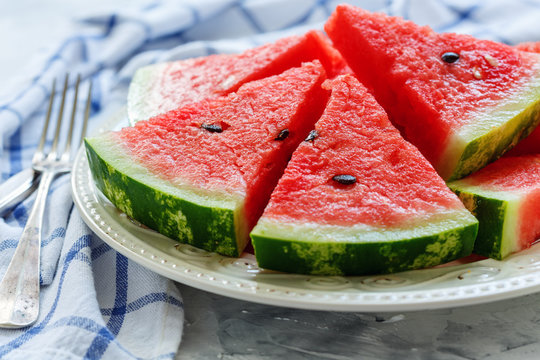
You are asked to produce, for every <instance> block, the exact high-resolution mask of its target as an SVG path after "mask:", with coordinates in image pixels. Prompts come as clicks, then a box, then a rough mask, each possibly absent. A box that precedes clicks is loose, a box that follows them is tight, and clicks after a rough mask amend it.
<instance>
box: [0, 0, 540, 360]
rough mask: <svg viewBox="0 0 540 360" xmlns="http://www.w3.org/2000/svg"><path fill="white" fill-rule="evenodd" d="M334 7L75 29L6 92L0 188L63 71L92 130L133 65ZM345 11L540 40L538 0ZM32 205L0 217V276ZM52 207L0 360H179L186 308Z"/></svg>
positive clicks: (267, 33)
mask: <svg viewBox="0 0 540 360" xmlns="http://www.w3.org/2000/svg"><path fill="white" fill-rule="evenodd" d="M337 3H338V2H336V1H325V0H298V1H290V0H268V1H262V0H245V1H239V0H206V1H196V0H193V1H182V2H170V1H161V2H156V3H151V4H149V5H148V6H146V7H144V8H142V9H122V10H119V11H118V12H117V13H114V14H108V15H103V16H95V17H90V18H86V19H83V20H82V21H81V20H79V24H80V25H81V32H80V33H78V34H74V35H73V36H71V37H69V38H67V39H66V40H65V41H64V42H63V44H62V45H61V46H60V47H59V48H58V50H57V51H56V52H55V53H54V54H52V55H51V56H50V57H49V58H48V60H47V61H46V62H45V63H41V64H39V66H36V67H35V69H36V71H37V72H36V74H32V76H31V77H29V81H28V83H27V84H26V86H25V88H23V89H12V90H13V91H10V93H11V94H12V98H9V99H0V133H1V137H0V171H1V178H0V181H3V180H5V179H6V178H8V177H9V176H11V175H13V174H15V173H16V172H18V171H19V170H21V169H23V168H26V167H28V166H30V158H31V156H32V153H33V150H34V148H35V146H36V142H37V138H38V136H39V132H40V129H41V126H42V125H41V121H43V118H44V112H45V106H46V104H45V103H46V99H47V97H48V96H49V92H50V90H51V88H50V85H51V80H52V79H53V78H56V77H62V76H63V74H64V73H65V72H70V73H80V74H82V77H83V80H84V81H83V83H87V82H88V80H89V79H92V81H93V83H94V93H93V98H92V118H91V126H92V124H94V125H95V123H96V122H97V121H98V118H99V117H100V116H101V117H104V116H107V114H108V113H110V112H112V111H113V110H114V109H115V108H117V107H118V106H121V105H123V104H124V103H125V96H126V90H127V86H128V84H129V81H130V79H131V77H132V75H133V73H134V71H135V70H136V69H137V68H138V67H140V66H143V65H147V64H150V63H155V62H160V61H170V60H178V59H184V58H188V57H194V56H203V55H208V54H213V53H221V52H228V53H231V52H239V51H242V50H244V49H246V48H249V47H252V46H255V45H259V44H262V43H264V42H267V41H273V40H275V39H276V38H278V37H281V36H284V35H287V34H290V33H301V32H304V31H305V30H306V29H307V28H322V24H323V22H324V20H325V19H326V18H327V17H328V16H329V14H330V13H331V12H332V10H333V9H334V7H335V5H336V4H337ZM351 3H353V4H355V5H358V6H361V7H364V8H366V9H368V10H381V11H385V12H387V13H389V14H392V15H401V16H404V17H406V18H409V19H412V20H414V21H416V22H418V23H421V24H429V25H431V26H432V27H434V28H435V29H436V30H439V31H455V32H465V33H470V34H473V35H475V36H478V37H482V38H490V39H494V40H498V41H503V42H507V43H517V42H522V41H538V40H540V27H538V26H537V22H538V19H539V18H540V3H539V2H538V1H532V0H516V1H511V2H510V1H503V0H500V1H490V2H481V1H470V0H460V1H450V0H439V1H436V0H410V1H407V0H402V1H397V0H396V1H391V0H364V1H351ZM85 85H86V84H85ZM10 90H11V89H10ZM81 102H82V100H81ZM81 105H82V104H81ZM79 108H83V106H80V107H79ZM104 114H105V115H104ZM33 199H34V197H30V198H29V199H28V200H27V201H25V202H23V203H22V204H20V205H19V206H17V207H16V208H15V210H14V211H13V212H12V213H11V214H9V215H8V216H6V217H4V218H1V219H0V276H3V273H4V272H5V270H6V268H7V264H8V262H9V260H10V258H11V255H12V253H13V251H14V248H15V246H16V244H17V239H18V238H19V236H20V235H21V231H22V227H23V226H24V223H25V221H26V219H27V215H28V212H29V209H30V206H31V205H32V203H33ZM49 199H50V200H49V202H48V205H47V211H46V213H47V216H46V223H45V228H44V242H43V244H42V247H43V249H42V269H41V279H42V300H41V301H42V304H41V313H40V317H39V319H38V321H37V323H36V324H35V325H34V326H32V327H29V328H26V329H21V330H0V358H8V359H9V358H25V359H32V358H81V357H86V358H91V359H97V358H107V359H124V358H151V359H154V358H172V357H174V356H175V352H176V350H177V348H178V346H179V343H180V340H181V335H182V325H183V324H182V323H183V304H182V300H181V297H180V294H178V291H177V289H176V287H175V286H174V284H173V283H172V282H171V281H169V280H167V279H164V278H162V277H160V276H158V275H156V274H154V273H152V272H151V271H149V270H146V269H144V268H142V267H141V266H139V265H137V264H135V263H133V262H132V261H130V260H128V259H126V258H125V257H123V256H122V255H119V254H118V253H116V252H115V251H113V250H112V249H111V248H110V247H109V246H108V245H106V244H105V243H103V242H102V241H101V240H100V239H99V238H97V237H96V236H95V235H94V234H92V232H91V231H90V230H89V229H88V228H87V227H86V226H85V224H84V223H83V221H82V220H81V217H80V216H79V214H78V212H77V210H76V209H75V208H74V207H73V204H72V200H71V195H70V185H69V177H68V176H64V177H61V178H59V179H58V180H57V181H56V182H55V183H54V184H53V188H52V190H51V194H50V198H49Z"/></svg>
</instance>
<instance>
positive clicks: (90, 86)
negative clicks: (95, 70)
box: [79, 80, 92, 147]
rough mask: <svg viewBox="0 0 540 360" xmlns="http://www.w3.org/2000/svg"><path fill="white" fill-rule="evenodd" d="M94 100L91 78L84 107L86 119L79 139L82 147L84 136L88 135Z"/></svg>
mask: <svg viewBox="0 0 540 360" xmlns="http://www.w3.org/2000/svg"><path fill="white" fill-rule="evenodd" d="M91 100H92V80H90V85H89V86H88V96H87V97H86V105H85V108H84V121H83V127H82V131H81V140H80V141H79V147H81V145H82V143H83V140H84V137H85V136H86V128H87V126H88V118H89V117H90V104H91Z"/></svg>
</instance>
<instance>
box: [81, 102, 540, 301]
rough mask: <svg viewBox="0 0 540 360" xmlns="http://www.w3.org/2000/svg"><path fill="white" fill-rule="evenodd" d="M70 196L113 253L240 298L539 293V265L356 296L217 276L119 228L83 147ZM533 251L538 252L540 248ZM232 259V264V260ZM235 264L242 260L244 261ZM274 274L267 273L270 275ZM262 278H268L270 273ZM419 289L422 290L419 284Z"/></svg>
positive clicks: (493, 297) (475, 297) (466, 297)
mask: <svg viewBox="0 0 540 360" xmlns="http://www.w3.org/2000/svg"><path fill="white" fill-rule="evenodd" d="M120 114H121V115H120ZM124 114H125V109H123V110H122V111H121V112H119V113H118V114H115V116H114V117H111V118H109V119H107V120H108V121H107V122H106V125H105V126H102V127H101V128H99V131H100V132H101V131H104V130H108V129H111V128H112V127H113V126H114V125H118V124H120V122H121V121H123V120H125V115H124ZM115 118H116V121H111V119H112V120H115ZM71 192H72V196H73V201H74V203H75V205H76V207H77V209H78V210H79V214H80V215H81V217H82V219H83V221H84V222H85V223H86V224H87V225H88V226H89V227H90V228H91V229H92V231H93V232H94V233H95V234H96V235H97V236H98V237H99V238H101V239H102V240H103V241H104V242H105V243H107V244H108V245H109V246H111V247H112V248H113V249H114V250H116V251H118V252H119V253H121V254H122V255H124V256H126V257H127V258H129V259H131V260H133V261H135V262H136V263H138V264H140V265H142V266H144V267H146V268H148V269H150V270H152V271H154V272H156V273H158V274H160V275H162V276H165V277H167V278H169V279H171V280H174V281H178V282H181V283H184V284H186V285H189V286H192V287H195V288H198V289H201V290H204V291H208V292H212V293H215V294H219V295H223V296H227V297H231V298H235V299H239V300H245V301H252V302H257V303H261V304H266V305H274V306H285V307H292V308H299V309H309V310H331V311H363V312H396V311H415V310H427V309H441V308H451V307H458V306H466V305H474V304H481V303H487V302H492V301H498V300H505V299H510V298H514V297H518V296H523V295H527V294H531V293H535V292H540V276H535V275H538V273H540V266H535V267H534V268H533V270H535V271H529V272H526V273H523V274H519V275H516V276H512V277H510V278H503V279H499V280H491V281H487V282H482V281H480V282H477V283H474V282H473V283H469V284H463V285H459V286H452V287H448V288H436V289H428V290H399V288H393V290H394V291H392V292H390V291H389V290H391V289H390V288H388V289H387V290H386V291H363V290H360V289H357V290H360V292H351V291H350V289H348V291H337V290H331V289H326V290H316V289H308V290H307V291H306V289H298V288H291V287H287V286H285V285H283V284H282V285H276V284H274V285H272V286H270V285H268V284H267V283H264V282H260V281H258V280H257V279H256V276H254V277H253V278H252V279H245V278H240V277H234V276H233V275H229V276H225V275H223V274H222V273H219V272H216V270H213V269H209V268H204V267H202V265H201V266H199V265H196V264H194V263H189V262H187V261H185V260H183V259H181V258H180V257H175V256H173V253H171V252H169V253H167V252H165V251H163V250H161V249H159V248H157V247H155V246H153V245H152V243H151V242H148V241H145V240H144V239H140V238H138V237H137V236H135V235H133V234H132V233H130V232H129V231H128V230H127V229H126V228H125V227H124V226H123V225H122V222H121V219H120V216H121V213H120V212H119V211H118V214H119V215H118V218H117V219H115V218H114V216H112V215H110V214H109V213H108V212H107V211H106V209H105V208H104V206H103V205H102V204H100V202H99V196H102V195H99V190H97V188H96V187H95V186H94V184H93V179H92V178H91V174H90V169H89V167H88V161H87V159H86V153H85V148H84V145H83V146H82V147H81V148H80V149H79V151H78V152H77V155H76V158H75V161H74V163H73V169H72V176H71ZM111 206H112V205H111ZM123 216H125V214H124V215H123ZM148 231H151V230H148ZM163 238H164V237H163ZM170 241H171V248H174V245H173V244H174V243H177V242H175V241H174V240H172V239H170ZM141 244H144V246H142V247H141ZM536 248H537V249H538V253H539V254H540V244H538V246H536ZM200 251H203V250H200ZM533 255H536V254H533ZM230 259H233V260H234V258H230ZM236 260H240V261H245V259H244V258H238V259H236ZM486 261H487V262H488V264H489V262H491V263H492V262H493V261H496V260H491V259H488V260H482V261H479V262H477V264H480V263H482V262H486ZM504 262H505V260H503V261H501V262H498V263H503V264H504ZM539 264H540V258H539ZM467 265H469V264H463V265H458V266H456V267H449V269H452V271H454V270H456V269H457V270H461V268H463V271H466V269H467ZM488 266H489V265H488ZM458 268H459V269H458ZM428 270H430V269H428ZM419 271H425V270H412V272H419ZM407 273H409V272H407ZM398 274H399V273H398ZM398 274H391V275H374V276H372V277H377V276H378V277H383V278H384V277H386V278H390V277H392V276H394V275H398ZM272 275H273V274H270V276H272ZM264 276H268V274H266V275H264ZM276 276H278V277H279V276H281V277H287V276H288V277H289V278H298V279H303V278H306V281H309V280H307V279H316V278H319V279H320V278H323V279H333V280H338V279H344V280H340V281H348V280H347V279H352V278H355V279H357V278H369V277H365V276H364V277H347V276H342V277H320V276H309V275H297V274H278V273H276ZM278 283H279V281H278ZM419 287H420V288H421V283H420V285H419Z"/></svg>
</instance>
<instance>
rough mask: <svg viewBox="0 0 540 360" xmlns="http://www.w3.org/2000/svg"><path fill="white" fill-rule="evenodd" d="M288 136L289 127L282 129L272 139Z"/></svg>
mask: <svg viewBox="0 0 540 360" xmlns="http://www.w3.org/2000/svg"><path fill="white" fill-rule="evenodd" d="M288 136H289V129H283V130H281V131H280V132H279V134H278V136H277V137H276V138H275V139H274V140H279V141H281V140H285V139H286V138H287V137H288Z"/></svg>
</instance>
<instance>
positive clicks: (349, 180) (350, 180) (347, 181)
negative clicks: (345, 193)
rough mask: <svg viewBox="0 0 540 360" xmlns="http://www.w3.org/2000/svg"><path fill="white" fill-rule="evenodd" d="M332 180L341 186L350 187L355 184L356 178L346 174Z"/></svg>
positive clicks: (336, 176)
mask: <svg viewBox="0 0 540 360" xmlns="http://www.w3.org/2000/svg"><path fill="white" fill-rule="evenodd" d="M332 180H334V181H337V182H338V183H340V184H343V185H352V184H354V183H355V182H356V176H353V175H348V174H340V175H335V176H333V177H332Z"/></svg>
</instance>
